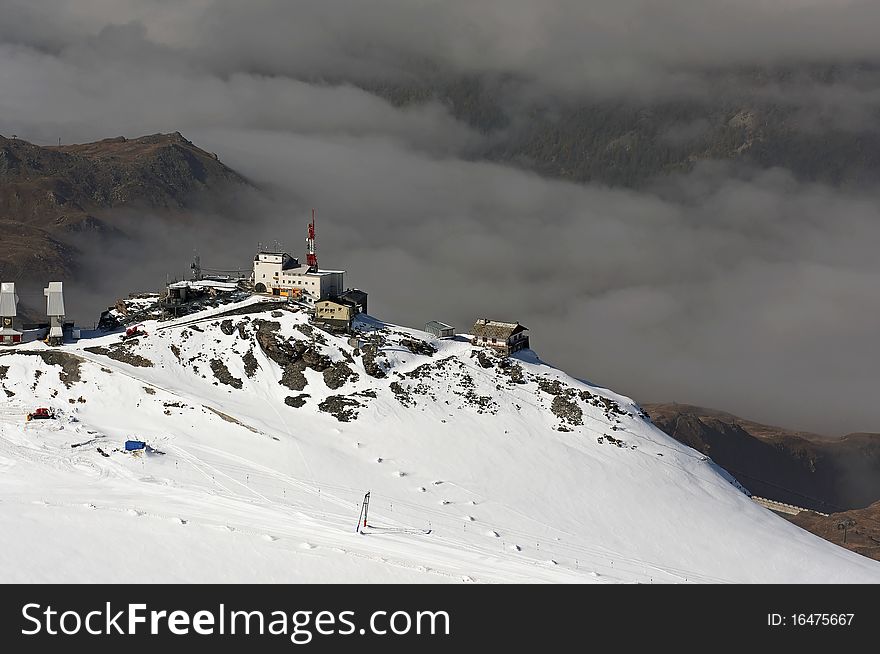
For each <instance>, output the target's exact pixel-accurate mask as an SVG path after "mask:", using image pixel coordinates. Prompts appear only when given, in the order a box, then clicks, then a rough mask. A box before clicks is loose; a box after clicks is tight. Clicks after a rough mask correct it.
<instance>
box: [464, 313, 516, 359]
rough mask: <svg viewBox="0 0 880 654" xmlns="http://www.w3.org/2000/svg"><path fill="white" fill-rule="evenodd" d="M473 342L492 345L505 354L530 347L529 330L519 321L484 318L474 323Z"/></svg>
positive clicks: (471, 335) (471, 336)
mask: <svg viewBox="0 0 880 654" xmlns="http://www.w3.org/2000/svg"><path fill="white" fill-rule="evenodd" d="M470 338H471V343H472V344H473V345H477V346H481V347H491V348H494V349H496V350H498V351H499V352H501V353H503V354H513V353H514V352H518V351H519V350H524V349H526V348H528V347H529V330H528V328H527V327H524V326H523V325H520V324H519V323H518V322H500V321H498V320H489V319H488V318H483V319H481V320H478V321H477V322H475V323H474V326H473V328H472V329H471V333H470Z"/></svg>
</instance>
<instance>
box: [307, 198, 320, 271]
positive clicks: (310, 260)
mask: <svg viewBox="0 0 880 654" xmlns="http://www.w3.org/2000/svg"><path fill="white" fill-rule="evenodd" d="M306 245H307V248H306V252H307V254H306V263H307V264H308V265H309V272H318V254H317V251H316V249H315V210H314V209H312V222H310V223H309V236H308V238H307V239H306Z"/></svg>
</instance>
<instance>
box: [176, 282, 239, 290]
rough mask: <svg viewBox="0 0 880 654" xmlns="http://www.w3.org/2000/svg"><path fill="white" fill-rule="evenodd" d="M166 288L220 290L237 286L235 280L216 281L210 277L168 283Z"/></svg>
mask: <svg viewBox="0 0 880 654" xmlns="http://www.w3.org/2000/svg"><path fill="white" fill-rule="evenodd" d="M168 288H216V289H218V290H221V291H234V290H235V289H237V288H238V285H237V284H236V283H235V282H218V281H215V280H212V279H200V280H198V281H187V280H184V281H182V282H174V283H172V284H168Z"/></svg>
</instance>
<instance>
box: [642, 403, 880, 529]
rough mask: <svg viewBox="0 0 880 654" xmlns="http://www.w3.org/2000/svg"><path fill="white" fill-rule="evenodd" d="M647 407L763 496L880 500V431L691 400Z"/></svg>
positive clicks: (833, 507) (662, 424)
mask: <svg viewBox="0 0 880 654" xmlns="http://www.w3.org/2000/svg"><path fill="white" fill-rule="evenodd" d="M643 408H644V409H645V411H646V412H647V413H648V415H649V416H651V419H652V421H653V422H654V424H655V425H657V427H659V428H660V429H662V430H663V431H665V432H666V433H667V434H669V435H670V436H672V437H673V438H675V439H676V440H678V441H680V442H681V443H684V444H685V445H688V446H690V447H693V448H694V449H695V450H698V451H700V452H702V453H703V454H706V455H707V456H709V457H711V458H712V459H713V460H714V461H715V462H716V463H718V464H719V465H720V466H721V467H723V468H724V469H726V470H727V471H728V472H730V473H731V474H732V475H733V476H734V477H736V478H737V480H738V481H739V482H740V483H742V484H743V485H744V486H745V487H746V488H748V489H749V490H750V491H751V492H752V493H754V494H755V495H761V496H764V497H768V498H770V499H774V500H777V501H781V502H787V503H790V504H795V505H797V506H802V507H805V508H809V509H814V510H818V511H821V512H823V513H831V512H833V511H841V510H846V509H854V508H862V507H865V506H868V505H869V504H872V503H873V502H876V501H877V500H880V434H848V435H846V436H844V437H842V438H827V437H823V436H819V435H816V434H809V433H806V432H797V431H792V430H786V429H783V428H780V427H773V426H769V425H763V424H760V423H756V422H752V421H749V420H744V419H742V418H739V417H737V416H734V415H732V414H729V413H724V412H722V411H715V410H712V409H705V408H702V407H696V406H691V405H685V404H648V405H644V406H643Z"/></svg>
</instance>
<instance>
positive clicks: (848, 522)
mask: <svg viewBox="0 0 880 654" xmlns="http://www.w3.org/2000/svg"><path fill="white" fill-rule="evenodd" d="M787 517H788V519H789V520H791V521H792V522H793V523H794V524H796V525H798V526H799V527H803V528H804V529H806V530H807V531H810V532H812V533H814V534H816V535H817V536H821V537H822V538H824V539H826V540H829V541H831V542H832V543H837V544H838V545H840V546H841V547H845V548H846V549H848V550H852V551H853V552H857V553H859V554H861V555H862V556H867V557H869V558H872V559H875V560H878V561H880V502H875V503H874V504H872V505H871V506H868V507H866V508H864V509H855V510H853V511H842V512H840V513H832V514H831V515H828V516H823V515H819V514H817V513H814V512H812V511H801V512H800V513H798V514H797V515H794V516H787ZM844 532H845V533H844Z"/></svg>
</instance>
